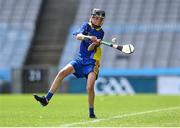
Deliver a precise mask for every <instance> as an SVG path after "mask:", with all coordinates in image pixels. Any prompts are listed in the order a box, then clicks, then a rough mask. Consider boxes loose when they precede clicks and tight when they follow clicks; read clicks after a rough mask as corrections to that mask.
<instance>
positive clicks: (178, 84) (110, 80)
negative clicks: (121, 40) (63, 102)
mask: <svg viewBox="0 0 180 128" xmlns="http://www.w3.org/2000/svg"><path fill="white" fill-rule="evenodd" d="M179 75H180V69H142V70H139V69H138V70H136V69H131V70H124V69H123V70H121V69H101V70H100V73H99V78H98V80H97V81H96V84H95V92H96V94H99V95H104V94H108V95H109V94H111V95H112V94H113V95H114V94H118V95H119V94H120V95H121V94H122V95H123V94H136V93H156V94H175V95H178V94H180V89H179V88H180V76H179ZM66 81H67V82H66V86H68V87H66V88H67V90H66V92H67V93H85V92H86V79H80V80H79V79H78V80H77V79H76V78H75V77H73V76H71V77H69V78H68V79H67V80H66Z"/></svg>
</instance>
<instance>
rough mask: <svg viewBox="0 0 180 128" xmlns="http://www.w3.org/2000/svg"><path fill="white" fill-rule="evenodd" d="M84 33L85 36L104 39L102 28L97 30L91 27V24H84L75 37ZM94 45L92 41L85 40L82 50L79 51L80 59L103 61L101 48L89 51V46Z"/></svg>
mask: <svg viewBox="0 0 180 128" xmlns="http://www.w3.org/2000/svg"><path fill="white" fill-rule="evenodd" d="M79 33H82V34H83V35H87V36H96V37H97V38H98V39H103V37H104V31H103V30H102V28H99V29H95V28H93V27H91V23H87V22H86V23H84V24H83V25H82V26H81V27H80V28H79V29H78V31H76V32H75V33H74V34H73V35H77V34H79ZM91 43H92V41H91V40H90V39H85V40H82V41H81V45H80V50H79V57H81V58H86V59H94V60H98V61H100V60H101V48H100V46H99V47H97V48H96V49H94V50H92V51H88V50H87V49H88V46H89V45H90V44H91Z"/></svg>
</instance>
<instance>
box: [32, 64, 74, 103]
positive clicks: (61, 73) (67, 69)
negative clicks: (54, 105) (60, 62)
mask: <svg viewBox="0 0 180 128" xmlns="http://www.w3.org/2000/svg"><path fill="white" fill-rule="evenodd" d="M74 72H75V70H74V68H73V66H72V65H71V64H68V65H66V66H65V67H64V68H63V69H61V70H60V71H59V72H58V74H57V75H56V77H55V79H54V81H53V83H52V85H51V88H50V90H49V91H48V93H47V94H46V96H42V97H41V96H38V95H36V94H35V95H34V98H35V99H36V100H37V101H39V102H40V103H41V105H42V106H46V105H47V104H48V102H49V101H50V99H51V97H52V96H53V94H54V93H55V92H56V91H57V89H58V88H59V87H60V85H61V82H62V80H63V79H64V78H65V77H66V76H68V75H69V74H72V73H74Z"/></svg>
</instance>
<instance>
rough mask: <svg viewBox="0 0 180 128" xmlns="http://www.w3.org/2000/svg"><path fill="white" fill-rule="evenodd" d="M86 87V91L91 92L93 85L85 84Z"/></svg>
mask: <svg viewBox="0 0 180 128" xmlns="http://www.w3.org/2000/svg"><path fill="white" fill-rule="evenodd" d="M86 89H87V92H93V91H94V87H93V86H87V87H86Z"/></svg>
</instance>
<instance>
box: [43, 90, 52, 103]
mask: <svg viewBox="0 0 180 128" xmlns="http://www.w3.org/2000/svg"><path fill="white" fill-rule="evenodd" d="M52 96H53V93H52V92H50V91H49V92H48V93H47V94H46V96H45V97H46V99H47V100H48V101H50V99H51V97H52Z"/></svg>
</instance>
